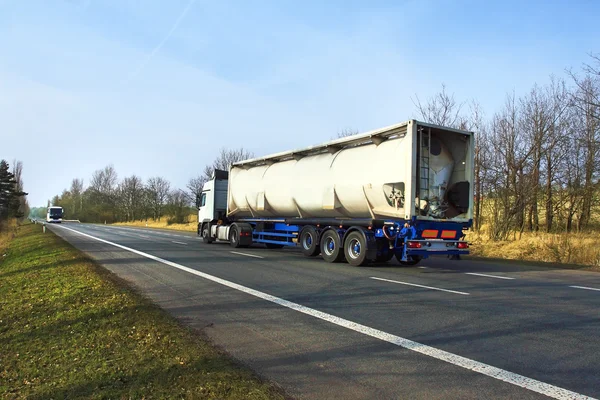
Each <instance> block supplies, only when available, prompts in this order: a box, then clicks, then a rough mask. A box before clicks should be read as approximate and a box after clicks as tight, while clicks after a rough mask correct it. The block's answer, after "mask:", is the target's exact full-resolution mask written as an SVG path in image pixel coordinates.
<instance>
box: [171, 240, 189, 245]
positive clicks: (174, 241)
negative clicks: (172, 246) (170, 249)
mask: <svg viewBox="0 0 600 400" xmlns="http://www.w3.org/2000/svg"><path fill="white" fill-rule="evenodd" d="M171 242H173V243H177V244H185V245H187V243H183V242H178V241H177V240H171Z"/></svg>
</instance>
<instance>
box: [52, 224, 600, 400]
mask: <svg viewBox="0 0 600 400" xmlns="http://www.w3.org/2000/svg"><path fill="white" fill-rule="evenodd" d="M62 229H66V230H68V231H71V232H74V233H76V234H79V235H82V236H85V237H88V238H90V239H93V240H97V241H99V242H102V243H105V244H108V245H111V246H114V247H118V248H120V249H122V250H125V251H129V252H131V253H134V254H138V255H140V256H142V257H146V258H148V259H150V260H153V261H157V262H159V263H162V264H165V265H168V266H170V267H173V268H177V269H179V270H181V271H184V272H188V273H190V274H193V275H196V276H199V277H201V278H204V279H206V280H209V281H212V282H215V283H218V284H220V285H223V286H227V287H229V288H232V289H235V290H238V291H240V292H243V293H246V294H249V295H251V296H254V297H258V298H260V299H263V300H266V301H269V302H271V303H275V304H277V305H280V306H282V307H286V308H289V309H291V310H294V311H298V312H301V313H303V314H306V315H310V316H312V317H314V318H318V319H320V320H323V321H326V322H329V323H331V324H334V325H337V326H340V327H343V328H346V329H349V330H352V331H354V332H358V333H361V334H363V335H365V336H370V337H372V338H376V339H379V340H381V341H384V342H387V343H390V344H393V345H395V346H398V347H402V348H405V349H408V350H412V351H414V352H416V353H419V354H423V355H426V356H429V357H432V358H434V359H436V360H440V361H444V362H447V363H449V364H452V365H455V366H458V367H461V368H464V369H467V370H469V371H473V372H476V373H479V374H482V375H485V376H488V377H490V378H493V379H497V380H499V381H502V382H506V383H509V384H511V385H514V386H518V387H521V388H523V389H527V390H531V391H533V392H536V393H540V394H543V395H546V396H548V397H551V398H554V399H561V400H563V399H564V400H567V399H578V400H594V399H593V398H592V397H588V396H586V395H583V394H581V393H577V392H573V391H571V390H568V389H564V388H561V387H559V386H554V385H551V384H549V383H546V382H542V381H538V380H536V379H532V378H528V377H526V376H523V375H519V374H515V373H513V372H510V371H507V370H504V369H501V368H497V367H494V366H492V365H489V364H485V363H482V362H479V361H475V360H471V359H469V358H466V357H462V356H459V355H458V354H453V353H450V352H447V351H444V350H441V349H437V348H435V347H431V346H427V345H425V344H423V343H419V342H414V341H412V340H409V339H405V338H403V337H400V336H396V335H393V334H391V333H387V332H384V331H381V330H379V329H375V328H371V327H369V326H366V325H362V324H359V323H356V322H353V321H350V320H347V319H344V318H340V317H336V316H335V315H332V314H328V313H325V312H322V311H319V310H315V309H314V308H310V307H306V306H303V305H301V304H297V303H293V302H291V301H288V300H285V299H282V298H279V297H275V296H272V295H270V294H268V293H264V292H260V291H258V290H255V289H252V288H249V287H246V286H242V285H240V284H237V283H234V282H231V281H228V280H225V279H222V278H218V277H216V276H213V275H209V274H207V273H205V272H201V271H198V270H195V269H192V268H189V267H186V266H184V265H181V264H177V263H174V262H172V261H169V260H165V259H162V258H160V257H156V256H153V255H152V254H148V253H144V252H142V251H139V250H135V249H132V248H129V247H126V246H123V245H120V244H118V243H113V242H109V241H108V240H104V239H100V238H97V237H95V236H92V235H88V234H87V233H83V232H79V231H77V230H75V229H71V228H67V227H62Z"/></svg>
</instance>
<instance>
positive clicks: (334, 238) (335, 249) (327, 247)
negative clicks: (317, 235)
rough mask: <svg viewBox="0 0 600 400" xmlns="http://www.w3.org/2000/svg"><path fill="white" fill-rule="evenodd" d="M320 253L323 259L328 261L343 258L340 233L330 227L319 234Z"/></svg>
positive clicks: (334, 261)
mask: <svg viewBox="0 0 600 400" xmlns="http://www.w3.org/2000/svg"><path fill="white" fill-rule="evenodd" d="M321 254H322V255H323V260H325V261H327V262H330V263H336V262H340V261H341V260H342V258H344V252H343V250H342V243H341V240H340V235H338V233H337V232H336V231H334V230H331V229H330V230H328V231H325V233H324V234H323V235H322V236H321Z"/></svg>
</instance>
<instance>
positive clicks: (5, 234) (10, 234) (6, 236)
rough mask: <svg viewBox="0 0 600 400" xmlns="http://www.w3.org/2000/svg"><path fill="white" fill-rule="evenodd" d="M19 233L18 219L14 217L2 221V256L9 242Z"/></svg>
mask: <svg viewBox="0 0 600 400" xmlns="http://www.w3.org/2000/svg"><path fill="white" fill-rule="evenodd" d="M16 235H17V221H16V220H14V219H11V220H8V221H0V257H2V255H3V254H4V250H6V248H7V247H8V243H9V242H10V241H11V240H12V239H13V238H14V237H15V236H16Z"/></svg>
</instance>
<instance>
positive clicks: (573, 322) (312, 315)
mask: <svg viewBox="0 0 600 400" xmlns="http://www.w3.org/2000/svg"><path fill="white" fill-rule="evenodd" d="M50 229H52V230H53V231H54V232H55V233H57V234H58V235H60V236H61V237H63V238H64V239H66V240H67V241H69V242H70V243H72V244H73V245H74V246H75V247H77V248H79V249H80V250H82V251H84V252H86V253H87V254H89V255H90V256H91V257H93V258H94V259H96V260H97V261H99V262H100V263H101V264H102V265H104V266H105V267H106V268H108V269H109V270H111V271H112V272H114V273H115V274H117V275H118V276H120V277H122V278H124V279H125V280H127V281H129V282H130V283H131V284H132V285H133V286H135V287H136V288H137V289H138V290H139V291H140V292H142V293H143V294H144V295H146V296H147V297H149V298H150V299H151V300H153V301H154V302H155V303H157V304H158V305H160V306H161V307H162V308H164V309H165V310H167V311H168V312H170V313H172V314H173V315H175V316H176V317H177V318H179V319H181V320H182V321H184V322H185V323H186V324H188V325H190V326H192V327H194V328H197V329H199V330H202V331H203V332H204V333H205V334H206V335H207V336H208V337H209V338H210V339H211V340H212V341H213V342H214V343H215V344H217V345H218V346H220V347H222V348H223V349H225V350H226V351H227V352H229V353H230V354H231V355H233V356H234V357H235V358H237V359H239V360H241V361H242V362H243V363H245V364H247V365H249V366H250V367H251V368H253V369H254V370H256V371H257V372H258V373H259V375H261V376H263V377H265V378H266V379H268V380H271V381H273V382H275V383H276V384H277V385H279V386H281V387H282V388H283V389H284V390H285V391H286V393H288V394H289V395H290V396H292V397H295V398H299V399H324V398H327V399H374V398H377V399H399V398H410V399H450V398H452V399H483V398H487V399H490V398H513V399H542V398H549V397H553V398H564V399H567V398H582V399H583V398H588V397H586V396H589V398H600V274H598V273H593V272H584V271H575V270H560V269H549V268H545V267H531V266H519V265H517V264H506V263H501V264H498V263H493V262H482V261H470V260H462V261H450V260H448V259H445V258H439V259H429V260H424V261H422V262H421V264H419V265H418V266H414V267H403V266H400V265H399V264H397V263H396V262H395V261H394V262H390V263H389V264H388V265H378V266H369V267H351V266H349V265H348V264H345V263H340V264H329V263H326V262H324V261H322V260H321V259H320V258H319V257H317V258H314V259H309V258H305V257H303V256H302V255H301V254H300V253H299V252H298V251H297V250H295V249H282V250H267V249H265V248H263V247H262V246H260V245H256V246H255V247H251V248H247V249H233V248H231V247H230V246H229V245H227V244H218V243H214V244H210V245H208V244H204V243H202V241H201V240H200V239H199V238H198V237H197V236H196V235H195V234H193V233H187V232H176V231H161V230H151V229H142V228H125V227H116V226H106V225H91V224H62V225H50Z"/></svg>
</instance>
